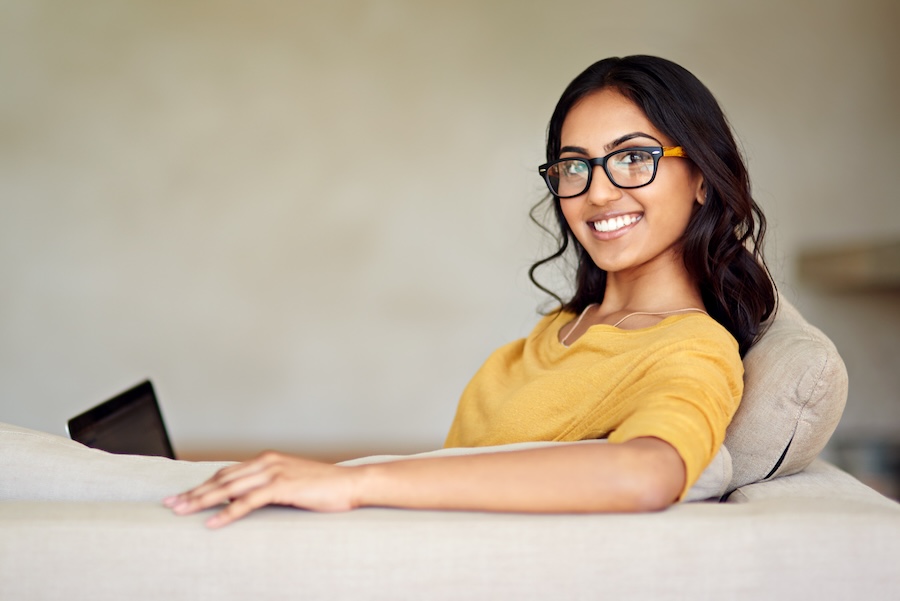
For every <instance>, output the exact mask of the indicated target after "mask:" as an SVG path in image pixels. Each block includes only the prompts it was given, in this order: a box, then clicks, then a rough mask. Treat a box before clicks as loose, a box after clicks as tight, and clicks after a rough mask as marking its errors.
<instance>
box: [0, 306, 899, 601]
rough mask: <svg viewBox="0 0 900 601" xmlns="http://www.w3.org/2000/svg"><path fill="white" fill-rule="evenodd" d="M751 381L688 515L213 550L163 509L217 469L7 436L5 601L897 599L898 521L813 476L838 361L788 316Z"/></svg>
mask: <svg viewBox="0 0 900 601" xmlns="http://www.w3.org/2000/svg"><path fill="white" fill-rule="evenodd" d="M745 367H746V375H745V380H746V384H747V390H746V394H745V398H744V401H743V402H742V405H741V408H740V410H739V413H738V415H737V416H736V417H735V420H734V422H733V423H732V425H731V427H730V428H729V432H728V436H727V437H726V442H725V447H723V450H722V451H721V452H720V453H719V455H718V456H717V457H716V459H715V460H714V461H713V463H712V465H710V467H709V468H707V470H706V471H705V472H704V474H703V476H702V477H701V479H700V482H698V483H697V485H696V486H695V487H694V488H693V489H692V490H691V495H690V499H691V500H692V501H691V502H686V503H682V504H680V505H677V506H674V507H672V508H670V509H668V510H666V511H663V512H659V513H653V514H641V515H618V514H606V515H553V516H551V515H546V516H534V515H517V514H486V513H473V512H431V511H406V510H391V509H363V510H358V511H354V512H350V513H344V514H314V513H310V512H305V511H300V510H295V509H287V508H274V507H273V508H266V509H264V510H261V511H259V512H256V513H254V514H253V515H251V516H249V517H248V518H246V519H245V520H242V521H241V522H238V523H236V524H234V525H232V526H229V527H228V528H225V529H223V530H220V531H208V530H206V529H205V528H204V527H203V525H202V522H203V519H204V518H205V516H206V515H208V513H205V514H201V515H195V516H188V517H181V518H178V517H174V516H173V515H171V513H170V512H169V511H168V510H167V509H165V508H163V507H162V505H161V503H160V499H161V498H162V497H163V496H166V495H168V494H171V493H173V492H177V491H180V490H183V489H185V488H187V487H190V486H192V485H194V484H196V483H198V482H200V481H202V480H203V479H205V478H206V477H208V476H209V475H210V474H211V473H213V472H214V471H215V470H216V469H218V468H219V467H221V466H222V465H224V464H217V463H192V462H183V461H170V460H167V459H159V458H150V457H132V456H116V455H110V454H107V453H103V452H101V451H96V450H93V449H87V448H85V447H83V446H81V445H79V444H77V443H74V442H72V441H69V440H66V439H63V438H60V437H56V436H52V435H49V434H44V433H40V432H35V431H31V430H26V429H23V428H17V427H15V426H7V425H2V424H0V599H2V600H4V601H5V600H19V599H67V600H70V599H81V598H84V599H100V600H102V599H116V600H121V599H128V600H140V599H516V600H519V599H598V598H610V599H708V598H710V599H711V598H717V599H792V600H797V599H894V598H900V505H898V504H897V503H895V502H893V501H891V500H889V499H886V498H885V497H883V496H881V495H879V494H878V493H876V492H875V491H873V490H871V489H869V488H868V487H866V486H864V485H863V484H861V483H860V482H858V481H857V480H855V479H854V478H852V477H851V476H849V475H847V474H845V473H844V472H841V471H840V470H838V469H837V468H835V467H833V466H831V465H829V464H827V463H825V462H822V461H821V460H815V457H816V455H817V454H818V453H819V451H820V450H821V448H822V446H823V445H824V444H825V442H826V441H827V439H828V437H829V436H830V434H831V432H832V431H833V429H834V426H835V425H836V423H837V420H838V419H839V417H840V413H841V410H842V408H843V404H844V402H845V400H846V372H845V370H844V367H843V363H842V362H841V361H840V357H839V356H838V355H837V352H836V351H835V349H834V347H833V346H832V345H831V343H830V342H829V341H828V340H827V339H826V338H825V337H824V336H823V335H822V334H821V332H819V331H818V330H816V329H815V328H812V327H811V326H810V325H809V324H807V323H806V322H805V321H804V320H803V319H802V317H800V316H799V314H797V313H796V311H795V310H794V309H793V308H792V307H790V306H789V305H787V304H786V303H784V304H783V306H782V308H781V310H780V312H779V314H778V316H777V318H776V319H775V320H774V322H773V324H772V327H771V329H770V330H769V332H768V333H767V334H766V336H765V337H764V339H763V340H762V341H761V342H760V343H759V344H758V345H757V346H756V347H754V349H753V350H752V351H751V353H749V354H748V356H747V358H746V360H745ZM539 444H547V443H539ZM550 444H552V443H550ZM577 444H603V443H602V442H585V443H577ZM505 449H506V448H504V450H505ZM497 450H501V449H488V450H487V451H497ZM445 452H448V451H438V453H445ZM452 452H459V451H452ZM462 452H485V450H484V449H481V450H466V451H462ZM367 460H369V461H374V460H390V458H369V459H367ZM702 499H707V500H702Z"/></svg>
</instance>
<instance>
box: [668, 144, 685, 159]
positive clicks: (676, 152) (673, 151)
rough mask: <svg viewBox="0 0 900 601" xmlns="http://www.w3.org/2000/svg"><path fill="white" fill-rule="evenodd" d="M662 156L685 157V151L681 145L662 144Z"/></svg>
mask: <svg viewBox="0 0 900 601" xmlns="http://www.w3.org/2000/svg"><path fill="white" fill-rule="evenodd" d="M663 156H664V157H686V156H687V153H686V152H685V151H684V148H682V147H681V146H663Z"/></svg>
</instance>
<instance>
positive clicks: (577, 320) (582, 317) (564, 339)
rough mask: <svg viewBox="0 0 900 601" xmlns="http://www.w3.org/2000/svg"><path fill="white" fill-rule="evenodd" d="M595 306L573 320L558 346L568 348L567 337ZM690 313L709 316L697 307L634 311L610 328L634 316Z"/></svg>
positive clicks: (588, 307)
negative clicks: (570, 327)
mask: <svg viewBox="0 0 900 601" xmlns="http://www.w3.org/2000/svg"><path fill="white" fill-rule="evenodd" d="M595 305H596V303H591V304H590V305H588V306H587V307H585V308H584V310H583V311H582V312H581V315H579V316H578V319H576V320H575V323H574V324H572V329H570V330H569V331H568V332H567V333H566V335H565V336H563V339H562V340H560V344H562V345H563V346H565V347H568V345H567V344H566V342H567V341H568V340H569V336H571V335H572V332H574V331H575V330H577V329H578V326H579V325H580V324H581V320H582V319H584V316H585V315H586V314H587V312H588V309H590V308H591V307H593V306H595ZM690 311H695V312H697V313H703V314H704V315H709V313H707V312H706V311H704V310H703V309H698V308H697V307H685V308H684V309H672V310H671V311H635V312H634V313H629V314H628V315H626V316H625V317H623V318H622V319H620V320H619V321H617V322H616V323H614V324H613V325H612V327H614V328H617V327H619V324H621V323H622V322H623V321H625V320H626V319H628V318H629V317H634V316H635V315H674V314H676V313H688V312H690Z"/></svg>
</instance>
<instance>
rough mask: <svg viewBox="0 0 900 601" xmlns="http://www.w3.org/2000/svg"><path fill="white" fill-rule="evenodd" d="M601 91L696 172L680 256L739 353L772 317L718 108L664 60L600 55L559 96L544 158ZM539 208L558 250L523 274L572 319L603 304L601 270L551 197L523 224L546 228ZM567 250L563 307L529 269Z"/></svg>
mask: <svg viewBox="0 0 900 601" xmlns="http://www.w3.org/2000/svg"><path fill="white" fill-rule="evenodd" d="M602 89H614V90H616V91H618V92H619V93H620V94H622V95H623V96H624V97H626V98H628V99H629V100H631V101H632V102H634V103H635V104H636V105H637V106H638V107H640V108H641V109H642V110H643V111H644V114H645V115H646V116H647V118H648V119H649V120H650V122H651V123H652V124H653V125H654V126H655V127H656V128H657V129H659V130H660V131H661V132H663V133H664V134H666V136H668V137H669V138H671V139H672V140H673V141H674V143H675V144H676V145H678V146H681V147H682V148H684V150H685V152H686V153H687V156H688V157H689V158H690V160H691V161H693V162H694V164H695V165H696V166H697V168H698V169H699V170H700V172H701V173H702V174H703V179H704V182H705V187H706V199H705V202H704V203H703V205H702V206H700V207H699V208H698V209H697V210H696V211H695V212H694V214H693V215H692V216H691V219H690V222H689V223H688V226H687V229H686V230H685V232H684V235H683V236H682V239H681V250H682V256H683V260H684V264H685V267H686V268H687V271H688V274H689V275H690V277H691V278H692V279H693V280H694V281H695V282H696V283H697V285H698V286H699V288H700V293H701V294H702V297H703V302H704V304H705V305H706V309H707V311H708V312H709V314H710V316H711V317H713V319H715V320H716V321H718V322H719V323H721V324H722V325H723V326H724V327H725V328H726V329H727V330H728V331H729V332H731V334H732V335H733V336H734V337H735V339H736V340H737V341H738V345H739V348H740V353H741V356H743V355H744V354H745V353H746V352H747V351H748V350H749V349H750V347H751V346H752V345H753V343H754V342H755V341H756V340H757V338H758V337H759V335H760V334H761V324H762V322H763V321H764V320H765V319H766V318H768V317H769V315H771V314H772V312H773V311H774V310H775V305H776V294H775V286H774V283H773V281H772V278H771V276H770V275H769V271H768V269H767V268H766V264H765V260H764V258H763V255H762V250H763V237H764V236H765V232H766V218H765V216H764V215H763V213H762V210H761V209H760V208H759V205H757V204H756V201H754V200H753V196H752V195H751V193H750V179H749V177H748V175H747V168H746V166H745V165H744V161H743V159H742V158H741V153H740V151H739V150H738V147H737V144H736V143H735V141H734V137H733V136H732V133H731V128H730V127H729V125H728V121H727V120H726V119H725V115H724V114H723V113H722V109H721V108H720V107H719V104H718V102H716V99H715V98H714V97H713V95H712V93H711V92H710V91H709V90H708V89H707V88H706V86H704V85H703V84H702V83H701V82H700V80H698V79H697V78H696V77H694V75H693V74H691V73H690V72H689V71H688V70H686V69H685V68H683V67H681V66H679V65H677V64H675V63H673V62H671V61H668V60H665V59H662V58H658V57H654V56H628V57H625V58H607V59H604V60H601V61H599V62H597V63H594V64H593V65H591V66H590V67H588V68H587V69H586V70H585V71H584V72H583V73H581V74H580V75H579V76H578V77H576V78H575V79H574V80H573V81H572V83H570V84H569V86H568V87H567V88H566V90H565V91H564V92H563V94H562V97H561V98H560V99H559V102H558V103H557V105H556V109H555V110H554V111H553V116H552V117H551V118H550V124H549V126H548V128H547V161H552V160H555V159H557V158H559V149H560V137H561V134H562V126H563V121H564V120H565V118H566V115H567V114H568V113H569V110H571V108H572V107H573V106H574V105H575V104H576V103H577V102H578V101H579V100H581V99H582V98H584V97H585V96H587V95H588V94H591V93H593V92H597V91H599V90H602ZM548 202H549V203H552V208H553V213H554V215H555V218H556V222H557V225H558V226H559V228H560V230H559V233H554V232H551V233H553V234H554V235H555V236H556V240H557V246H558V247H557V249H556V251H555V252H553V253H552V254H551V255H550V256H549V257H546V258H544V259H541V260H539V261H537V262H536V263H535V264H534V265H532V266H531V269H530V270H529V272H528V274H529V277H530V278H531V281H532V282H533V283H534V284H535V285H536V286H537V287H538V288H540V289H541V290H543V291H544V292H547V293H548V294H550V295H551V296H553V297H554V298H556V299H557V300H558V301H559V302H560V304H561V305H562V309H564V310H567V311H572V312H575V313H578V312H581V311H583V310H584V308H585V307H587V306H588V305H589V304H591V303H598V302H601V301H602V300H603V295H604V292H605V289H606V272H605V271H604V270H602V269H600V268H599V267H597V266H596V265H595V264H594V262H593V261H592V260H591V257H590V255H588V253H587V251H585V249H584V247H583V246H581V244H580V243H579V242H578V240H577V239H576V238H575V235H574V234H573V233H572V230H571V229H569V226H568V224H567V223H566V219H565V216H564V215H563V212H562V208H561V207H560V202H559V198H557V197H555V196H552V195H550V196H547V197H546V198H544V199H543V200H542V201H541V202H539V203H538V204H537V205H536V206H535V207H534V208H533V209H532V211H531V216H532V219H534V220H535V221H536V222H537V223H538V225H541V227H544V229H547V228H546V227H545V226H543V225H542V224H541V222H540V220H539V219H538V217H537V212H538V210H539V209H540V208H541V207H542V206H546V204H547V203H548ZM570 246H571V247H572V249H573V252H574V254H575V256H576V261H577V267H576V273H575V291H574V294H573V296H572V298H571V299H570V300H569V301H568V302H564V301H563V300H562V299H561V298H560V297H559V296H558V295H556V294H555V293H553V292H552V291H550V290H549V289H547V288H545V287H544V286H542V285H541V284H540V283H538V281H537V279H536V278H535V271H536V270H537V269H538V268H540V267H541V266H543V265H546V264H547V263H550V262H552V261H554V260H556V259H559V258H561V257H564V256H565V255H566V252H567V251H568V249H569V248H570Z"/></svg>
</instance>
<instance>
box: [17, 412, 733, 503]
mask: <svg viewBox="0 0 900 601" xmlns="http://www.w3.org/2000/svg"><path fill="white" fill-rule="evenodd" d="M554 444H604V441H584V442H581V443H552V442H551V443H547V442H537V443H522V444H518V445H503V446H500V447H479V448H477V449H440V450H437V451H432V452H430V453H421V454H419V455H406V456H402V455H401V456H377V457H363V458H361V459H355V460H353V461H349V462H345V463H344V465H353V464H362V463H374V462H379V461H392V460H398V459H408V458H414V457H436V456H448V455H460V454H470V453H485V452H500V451H513V450H516V449H525V448H534V447H538V446H545V445H554ZM226 465H230V464H229V463H227V462H208V461H198V462H191V461H173V460H171V459H165V458H163V457H141V456H137V455H113V454H111V453H106V452H104V451H99V450H97V449H90V448H88V447H86V446H84V445H82V444H80V443H77V442H74V441H72V440H68V439H66V438H62V437H60V436H55V435H52V434H46V433H44V432H36V431H34V430H28V429H26V428H19V427H17V426H11V425H8V424H3V423H0V501H15V500H31V501H154V502H159V501H161V500H162V499H163V498H164V497H166V496H168V495H171V494H175V493H179V492H182V491H185V490H187V489H189V488H191V487H194V486H196V485H198V484H200V483H201V482H203V481H204V480H206V479H207V478H209V477H210V476H212V475H213V474H214V473H215V472H216V471H217V470H219V469H221V468H222V467H224V466H226ZM730 481H731V456H730V455H729V454H728V451H727V450H726V449H725V448H722V450H720V451H719V453H718V454H717V455H716V457H715V458H714V459H713V461H712V463H711V464H710V465H709V467H707V468H706V470H705V471H704V472H703V474H701V476H700V479H699V480H698V481H697V483H696V484H694V486H693V487H692V488H691V489H690V491H688V494H687V496H686V497H685V501H699V500H703V499H708V498H715V497H719V496H721V495H722V494H723V493H724V492H725V491H726V489H727V487H728V484H729V482H730Z"/></svg>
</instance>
